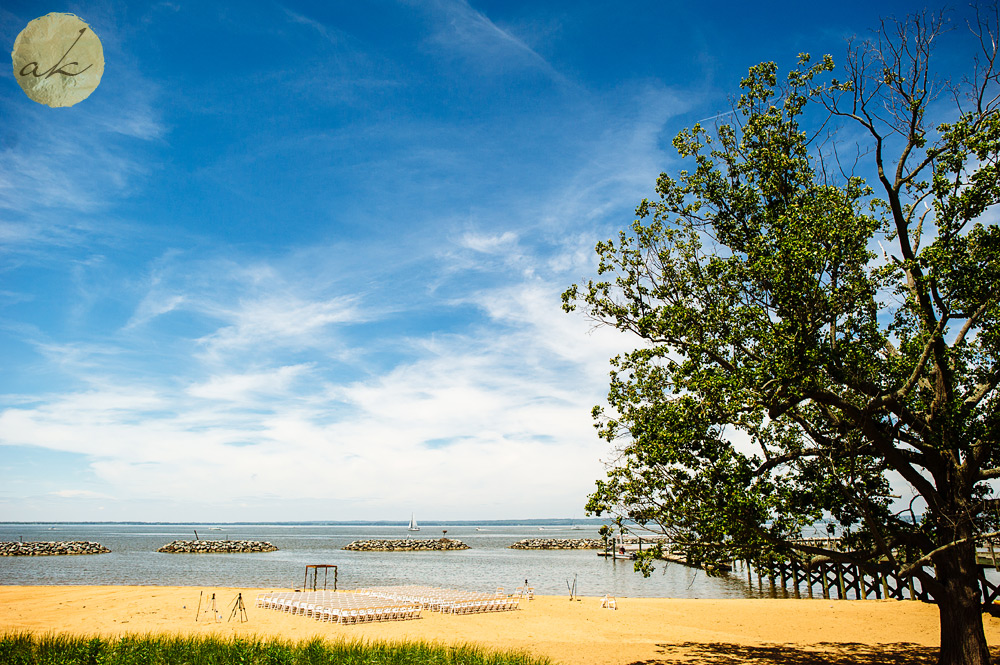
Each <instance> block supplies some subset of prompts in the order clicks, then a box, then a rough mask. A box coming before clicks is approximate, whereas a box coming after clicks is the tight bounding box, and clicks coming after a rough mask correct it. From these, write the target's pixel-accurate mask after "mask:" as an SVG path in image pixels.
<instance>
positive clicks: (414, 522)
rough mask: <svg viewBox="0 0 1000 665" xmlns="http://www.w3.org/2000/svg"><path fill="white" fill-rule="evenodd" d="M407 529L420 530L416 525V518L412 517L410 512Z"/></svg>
mask: <svg viewBox="0 0 1000 665" xmlns="http://www.w3.org/2000/svg"><path fill="white" fill-rule="evenodd" d="M406 530H407V531H420V527H419V526H417V520H415V519H414V518H413V513H410V526H408V527H406Z"/></svg>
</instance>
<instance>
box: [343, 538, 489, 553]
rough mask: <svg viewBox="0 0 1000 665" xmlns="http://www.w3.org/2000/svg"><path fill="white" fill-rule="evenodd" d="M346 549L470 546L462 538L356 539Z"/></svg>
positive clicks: (425, 549)
mask: <svg viewBox="0 0 1000 665" xmlns="http://www.w3.org/2000/svg"><path fill="white" fill-rule="evenodd" d="M344 549H345V550H354V551H356V552H445V551H448V550H467V549H469V546H468V545H466V544H465V543H463V542H462V541H461V540H451V539H450V538H439V539H437V540H417V539H414V538H407V539H405V540H402V539H401V540H355V541H354V542H353V543H350V544H348V545H345V546H344Z"/></svg>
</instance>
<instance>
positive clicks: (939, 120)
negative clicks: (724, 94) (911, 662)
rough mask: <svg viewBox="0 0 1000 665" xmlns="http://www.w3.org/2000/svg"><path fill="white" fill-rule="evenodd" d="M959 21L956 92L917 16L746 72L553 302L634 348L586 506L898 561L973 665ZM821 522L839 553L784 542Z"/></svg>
mask: <svg viewBox="0 0 1000 665" xmlns="http://www.w3.org/2000/svg"><path fill="white" fill-rule="evenodd" d="M977 17H978V21H975V22H973V24H972V25H970V26H968V27H969V28H971V29H972V32H971V33H967V34H971V38H972V39H973V40H977V41H976V42H975V43H976V45H977V46H979V47H981V49H980V50H981V53H980V55H979V57H978V58H977V59H976V60H975V61H974V62H972V63H971V67H970V71H969V72H968V73H967V76H966V77H965V78H964V79H963V80H962V81H960V82H959V81H949V80H946V79H943V78H938V77H937V76H936V72H935V69H934V67H933V64H934V60H933V58H932V55H933V47H934V45H935V43H936V42H937V41H938V40H939V39H940V38H941V36H942V35H943V34H944V33H945V32H946V31H947V30H948V29H949V28H948V23H947V21H946V17H944V16H942V15H934V14H929V13H923V14H919V15H916V16H913V17H910V18H908V19H907V20H905V21H900V22H896V21H891V20H887V21H885V22H883V24H882V25H881V27H880V29H879V30H878V31H877V32H876V33H875V36H874V37H873V38H872V39H871V40H868V41H865V42H863V43H852V44H850V45H849V47H848V53H847V57H846V63H845V65H844V67H843V68H841V69H840V70H838V69H837V68H836V67H835V65H834V61H833V58H831V57H830V56H825V57H823V58H821V59H819V60H818V61H814V60H813V59H812V58H810V56H809V55H807V54H802V55H800V56H799V59H798V64H797V66H796V67H795V68H794V69H793V70H792V71H790V72H789V73H788V74H787V75H786V76H785V77H782V78H780V79H779V76H778V68H777V66H776V65H775V64H774V63H762V64H760V65H757V66H755V67H752V68H751V69H750V71H749V74H748V76H747V77H746V78H745V79H744V80H743V81H742V82H741V83H740V93H739V97H738V99H736V100H735V102H734V109H733V110H734V113H732V114H730V115H729V116H727V119H725V121H719V122H718V124H716V125H715V126H714V127H706V126H702V125H700V124H696V125H694V126H693V127H691V128H690V129H686V130H684V131H682V132H680V134H678V135H677V137H676V138H675V139H674V141H673V145H674V147H675V148H676V150H677V153H678V155H679V156H680V157H681V158H682V159H683V160H685V161H686V163H687V165H688V168H686V169H685V170H680V171H678V172H676V173H674V174H673V175H668V174H665V173H664V174H661V175H660V177H659V179H658V181H657V183H656V193H657V196H656V197H655V198H653V199H650V200H643V201H642V202H641V203H640V204H639V206H638V208H637V210H636V215H637V219H636V220H635V222H634V223H633V224H632V225H631V226H630V227H629V228H628V229H626V230H623V231H622V232H621V233H620V234H619V236H618V238H617V239H613V240H608V241H607V242H601V243H599V244H598V245H597V248H596V249H597V254H598V257H599V265H598V269H597V271H598V278H597V279H594V280H590V281H588V282H586V283H585V284H582V285H574V286H572V287H570V288H569V289H568V290H567V291H566V292H565V293H564V294H563V302H564V305H563V306H564V309H566V310H567V311H571V310H573V309H575V308H576V307H578V306H579V307H581V308H582V309H584V310H585V312H586V313H587V314H588V315H589V316H590V317H592V318H593V319H594V320H596V321H597V322H599V323H603V324H607V325H611V326H614V327H616V328H618V329H621V330H625V331H630V332H632V333H634V334H635V335H636V336H638V337H639V338H641V339H642V340H643V341H644V343H642V344H640V345H638V348H636V349H635V350H633V351H630V352H627V353H622V354H621V355H619V356H617V357H615V358H614V359H612V372H611V382H610V389H609V393H608V400H607V407H606V408H602V407H596V408H595V409H594V417H595V421H596V426H597V428H598V431H599V433H600V435H601V436H602V437H603V438H605V439H606V440H607V441H609V442H611V443H613V444H614V445H615V446H616V458H615V460H614V461H613V462H612V463H611V464H610V465H609V470H608V476H607V478H605V479H603V480H599V481H598V482H597V488H596V491H595V492H594V493H593V495H591V497H590V499H589V503H588V504H587V508H588V510H589V511H590V512H592V513H596V514H599V515H600V514H603V513H609V514H611V515H614V516H617V517H619V518H622V519H627V520H632V521H634V522H636V523H638V524H640V525H644V526H646V527H651V528H656V529H658V530H660V531H662V532H664V533H666V534H668V535H670V536H671V538H672V540H673V541H674V542H677V543H681V544H683V545H684V546H685V548H686V550H687V553H688V556H689V557H690V558H691V559H692V561H693V562H695V563H699V562H700V563H714V562H719V561H724V560H728V559H731V558H734V557H735V558H740V559H748V560H751V561H754V560H762V559H766V558H768V557H771V556H798V557H801V558H805V559H807V560H811V561H813V562H815V561H822V560H834V561H851V562H857V563H860V564H862V565H874V564H876V563H879V564H888V565H891V566H892V567H893V569H894V570H895V571H896V572H897V573H899V574H901V575H903V576H912V577H915V578H917V579H919V581H920V584H921V586H922V587H923V588H924V589H925V590H928V591H929V592H930V593H931V594H932V595H933V597H934V598H935V600H936V601H937V602H938V604H939V606H940V607H941V621H942V654H941V662H943V663H958V662H962V663H986V662H988V653H987V652H986V642H985V637H984V633H983V629H982V619H981V614H980V604H979V602H980V601H979V586H978V584H979V582H978V568H977V565H976V559H975V541H976V539H977V538H982V537H983V536H984V535H986V534H988V533H990V532H992V531H994V530H995V529H996V528H997V522H998V510H997V506H996V503H997V502H996V499H995V498H994V491H993V487H992V486H991V484H990V482H989V481H991V480H992V479H995V478H1000V446H998V436H1000V435H998V432H1000V427H998V425H1000V422H998V418H1000V416H998V409H997V407H998V398H997V385H998V383H1000V331H998V327H997V323H998V318H1000V228H998V227H997V224H996V217H995V215H996V208H995V207H994V206H995V204H996V203H997V201H998V200H1000V177H998V176H1000V174H998V147H1000V112H998V108H1000V97H998V94H1000V89H998V85H997V84H998V80H997V76H998V72H997V68H996V64H997V63H996V57H997V44H996V36H997V24H998V21H997V11H996V8H995V7H994V8H992V9H990V11H989V12H981V13H980V12H977ZM958 29H962V30H965V29H966V26H961V27H960V28H958ZM859 137H860V139H859ZM821 520H825V521H827V522H829V523H830V524H834V525H836V530H837V533H838V534H839V535H841V536H842V545H841V547H839V548H837V549H826V548H822V547H813V546H803V545H793V543H792V542H791V541H793V540H795V539H797V538H799V537H800V536H801V534H802V533H803V531H804V530H806V529H809V528H811V527H813V525H815V524H816V523H818V522H820V521H821ZM640 565H647V566H648V561H647V562H645V563H643V562H640ZM946 640H947V641H946Z"/></svg>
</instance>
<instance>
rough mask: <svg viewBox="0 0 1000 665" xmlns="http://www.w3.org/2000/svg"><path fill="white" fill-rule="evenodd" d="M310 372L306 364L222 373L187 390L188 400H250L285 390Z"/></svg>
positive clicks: (278, 393)
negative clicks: (189, 397)
mask: <svg viewBox="0 0 1000 665" xmlns="http://www.w3.org/2000/svg"><path fill="white" fill-rule="evenodd" d="M309 369H310V365H290V366H287V367H279V368H278V369H276V370H272V371H268V372H251V373H244V374H226V375H221V376H213V377H211V378H210V379H209V380H208V381H205V382H202V383H196V384H194V385H192V386H190V387H188V389H187V392H188V394H189V395H191V396H192V397H200V398H203V399H213V400H224V401H230V402H235V401H240V400H243V401H251V400H254V399H257V398H260V397H266V396H269V395H280V394H282V393H285V392H287V391H288V389H289V387H290V386H291V385H292V384H293V383H294V381H295V379H296V378H298V377H299V376H301V375H302V374H303V373H304V372H307V371H308V370H309Z"/></svg>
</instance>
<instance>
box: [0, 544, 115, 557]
mask: <svg viewBox="0 0 1000 665" xmlns="http://www.w3.org/2000/svg"><path fill="white" fill-rule="evenodd" d="M110 551H111V550H109V549H108V548H107V547H105V546H104V545H101V544H100V543H91V542H88V541H85V540H73V541H63V542H34V543H0V556H53V555H59V554H104V553H105V552H110Z"/></svg>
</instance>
